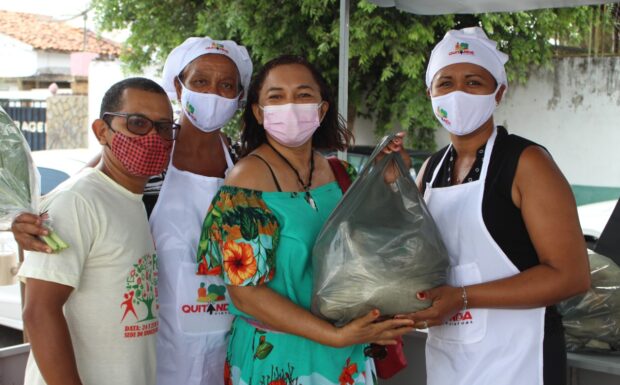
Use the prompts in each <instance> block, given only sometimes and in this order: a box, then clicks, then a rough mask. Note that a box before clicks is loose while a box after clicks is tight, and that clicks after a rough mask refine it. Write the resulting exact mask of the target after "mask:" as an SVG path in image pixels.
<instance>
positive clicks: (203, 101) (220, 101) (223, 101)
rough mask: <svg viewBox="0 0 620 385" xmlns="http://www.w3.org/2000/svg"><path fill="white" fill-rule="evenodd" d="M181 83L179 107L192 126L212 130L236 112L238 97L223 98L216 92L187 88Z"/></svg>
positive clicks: (223, 123) (222, 124) (224, 122)
mask: <svg viewBox="0 0 620 385" xmlns="http://www.w3.org/2000/svg"><path fill="white" fill-rule="evenodd" d="M179 83H181V87H182V89H183V90H182V91H181V108H182V109H183V113H184V114H185V116H187V118H188V119H189V120H190V121H191V122H192V124H193V125H194V126H196V127H197V128H198V129H200V130H201V131H204V132H212V131H215V130H217V129H219V128H222V126H224V125H225V124H226V123H228V121H230V119H232V117H233V116H234V115H235V112H237V109H238V108H239V100H238V99H239V97H238V96H237V97H236V98H234V99H228V98H224V97H222V96H219V95H216V94H204V93H202V92H196V91H192V90H190V89H187V88H186V87H185V86H184V85H183V83H182V82H181V81H180V80H179Z"/></svg>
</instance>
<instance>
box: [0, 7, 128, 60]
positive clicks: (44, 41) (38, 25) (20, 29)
mask: <svg viewBox="0 0 620 385" xmlns="http://www.w3.org/2000/svg"><path fill="white" fill-rule="evenodd" d="M0 33H2V34H5V35H8V36H10V37H12V38H14V39H16V40H19V41H21V42H24V43H26V44H28V45H31V46H32V47H34V48H35V49H40V50H45V51H61V52H82V51H87V52H95V53H98V54H100V55H109V56H114V57H117V56H118V55H119V54H120V52H121V48H120V45H119V44H117V43H115V42H112V41H110V40H107V39H104V38H102V37H98V36H97V35H96V34H95V33H94V32H92V31H89V30H87V32H86V47H84V30H83V29H81V28H75V27H71V26H70V25H68V24H65V23H63V22H61V21H56V20H54V19H52V18H51V17H50V16H43V15H35V14H31V13H20V12H9V11H0Z"/></svg>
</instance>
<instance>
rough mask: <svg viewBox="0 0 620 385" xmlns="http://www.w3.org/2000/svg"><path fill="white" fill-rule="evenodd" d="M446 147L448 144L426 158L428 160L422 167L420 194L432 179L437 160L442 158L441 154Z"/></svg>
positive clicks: (437, 164) (437, 163) (439, 160)
mask: <svg viewBox="0 0 620 385" xmlns="http://www.w3.org/2000/svg"><path fill="white" fill-rule="evenodd" d="M447 149H448V146H445V147H444V148H442V149H441V150H439V151H437V152H436V153H434V154H433V155H431V157H430V158H428V162H426V168H425V169H424V174H423V175H422V186H420V187H421V190H420V192H421V193H422V194H424V191H425V190H426V184H427V183H430V182H431V180H432V179H433V172H434V171H435V168H437V167H438V166H439V162H441V159H442V158H443V155H444V154H445V153H446V150H447Z"/></svg>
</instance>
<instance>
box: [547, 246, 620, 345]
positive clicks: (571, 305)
mask: <svg viewBox="0 0 620 385" xmlns="http://www.w3.org/2000/svg"><path fill="white" fill-rule="evenodd" d="M588 257H589V259H590V278H591V287H590V290H588V291H587V292H586V293H585V294H581V295H577V296H575V297H572V298H569V299H567V300H565V301H562V302H560V303H559V304H558V305H557V307H558V311H559V312H560V314H562V322H563V324H564V334H565V337H566V349H567V350H568V351H570V352H602V353H610V354H620V267H618V265H617V264H616V263H614V261H612V260H611V259H609V258H607V257H605V256H602V255H600V254H597V253H595V252H593V251H589V252H588Z"/></svg>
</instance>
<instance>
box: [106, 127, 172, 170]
mask: <svg viewBox="0 0 620 385" xmlns="http://www.w3.org/2000/svg"><path fill="white" fill-rule="evenodd" d="M110 149H111V150H112V153H113V154H114V156H116V158H117V159H118V160H119V161H120V162H121V163H122V165H123V166H124V167H125V169H126V170H127V171H129V173H130V174H132V175H134V176H142V177H145V176H152V175H158V174H161V173H162V172H163V171H164V170H165V169H166V167H168V162H169V161H170V150H172V142H170V141H166V140H164V139H162V138H161V136H159V135H156V134H151V135H144V136H127V135H123V134H122V133H120V132H118V131H116V133H115V135H114V138H112V146H111V147H110Z"/></svg>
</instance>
